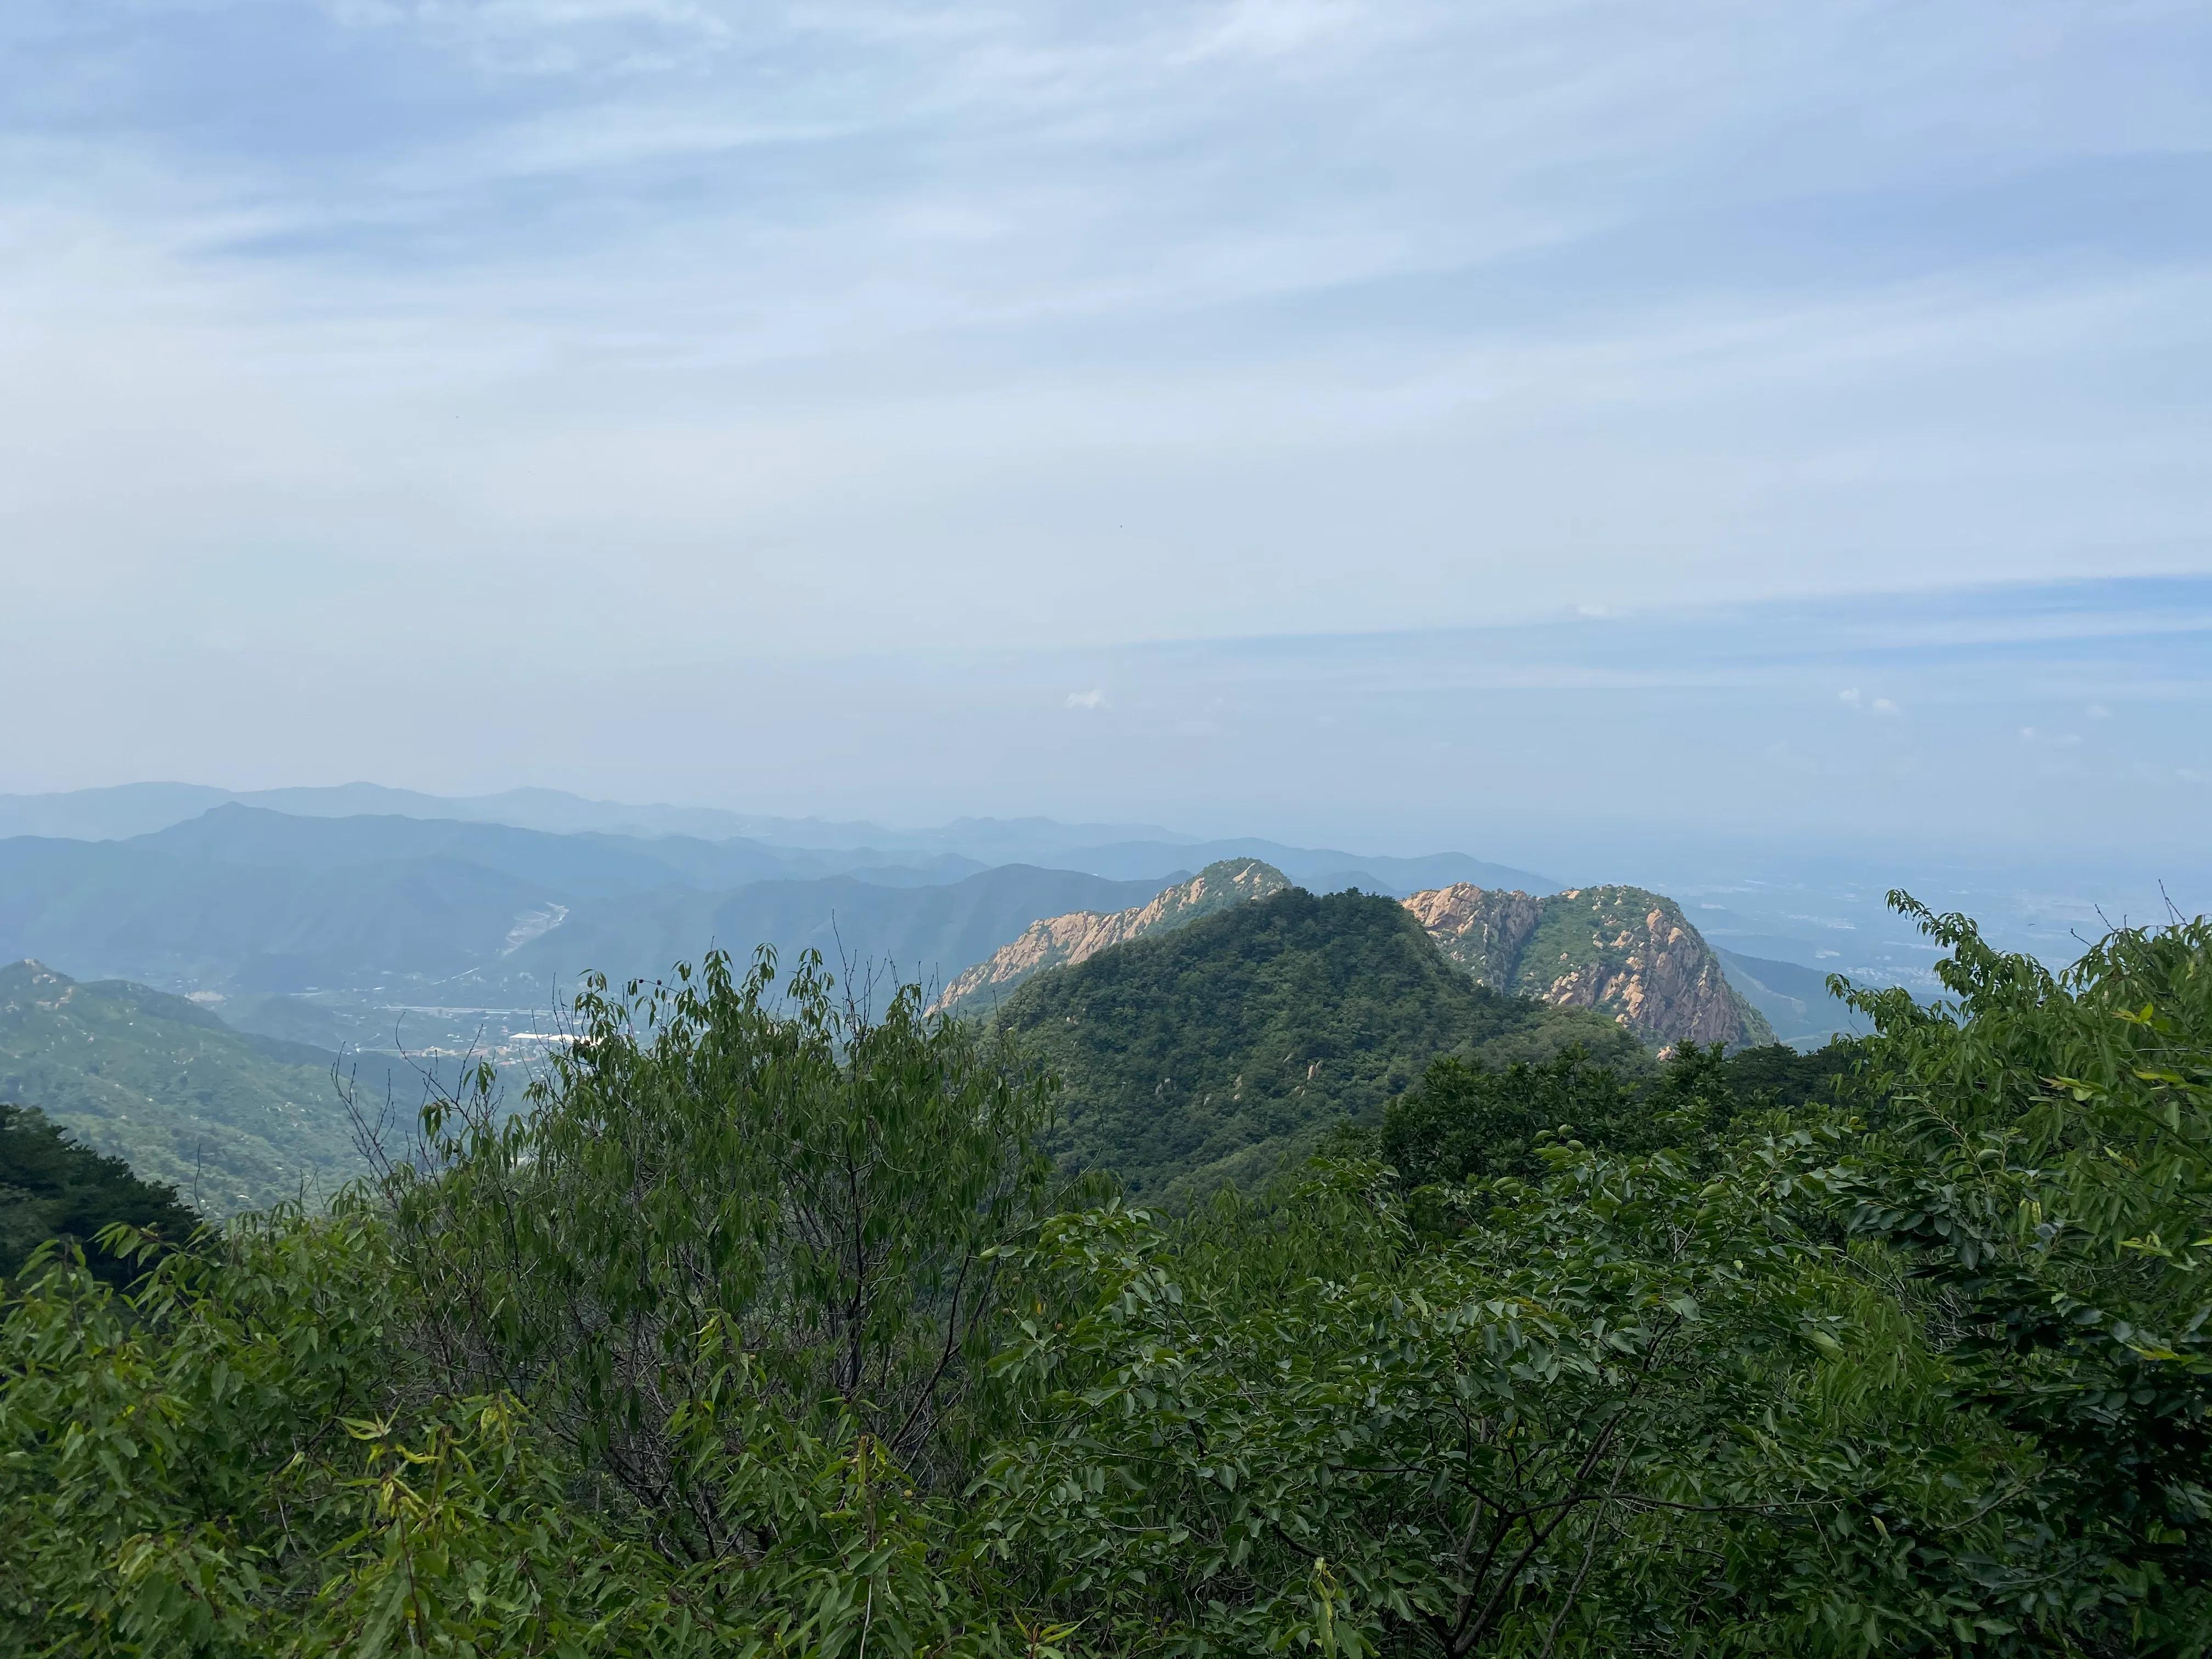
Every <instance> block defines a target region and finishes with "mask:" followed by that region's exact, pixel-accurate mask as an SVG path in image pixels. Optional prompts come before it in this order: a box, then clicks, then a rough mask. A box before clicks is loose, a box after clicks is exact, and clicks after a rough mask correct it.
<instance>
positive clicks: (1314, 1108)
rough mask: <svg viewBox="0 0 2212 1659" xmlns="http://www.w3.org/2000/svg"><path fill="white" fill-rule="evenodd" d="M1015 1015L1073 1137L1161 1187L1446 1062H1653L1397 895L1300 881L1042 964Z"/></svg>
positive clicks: (1179, 1183)
mask: <svg viewBox="0 0 2212 1659" xmlns="http://www.w3.org/2000/svg"><path fill="white" fill-rule="evenodd" d="M998 1024H999V1027H1000V1030H1005V1031H1006V1032H1009V1033H1011V1034H1012V1035H1015V1036H1019V1037H1022V1038H1024V1039H1025V1040H1027V1041H1028V1042H1031V1043H1033V1044H1034V1045H1035V1046H1036V1048H1037V1049H1038V1050H1040V1051H1041V1052H1042V1054H1044V1056H1045V1057H1046V1059H1047V1060H1048V1062H1049V1063H1050V1065H1051V1066H1053V1068H1054V1070H1055V1071H1056V1072H1057V1073H1058V1074H1059V1075H1060V1079H1061V1080H1062V1085H1063V1088H1062V1093H1061V1096H1060V1122H1059V1124H1058V1126H1057V1127H1056V1129H1055V1131H1054V1143H1053V1144H1054V1150H1055V1151H1056V1152H1059V1153H1060V1154H1061V1155H1062V1156H1063V1157H1066V1158H1070V1159H1072V1160H1073V1161H1074V1162H1076V1163H1079V1164H1085V1165H1093V1164H1095V1165H1100V1166H1103V1167H1106V1168H1109V1169H1111V1170H1115V1172H1116V1173H1117V1174H1119V1175H1120V1176H1121V1177H1122V1178H1123V1179H1124V1180H1125V1181H1126V1182H1127V1183H1128V1185H1129V1186H1130V1188H1131V1189H1132V1190H1133V1192H1135V1193H1137V1194H1139V1195H1146V1196H1156V1195H1158V1194H1163V1193H1166V1194H1172V1195H1181V1194H1189V1193H1192V1192H1194V1191H1202V1190H1204V1189H1205V1188H1208V1187H1212V1186H1215V1185H1218V1184H1219V1183H1221V1182H1225V1181H1235V1182H1250V1181H1253V1180H1255V1179H1256V1178H1258V1177H1260V1176H1264V1174H1265V1173H1266V1171H1267V1170H1268V1169H1269V1168H1271V1167H1273V1166H1274V1165H1275V1164H1279V1162H1280V1161H1281V1160H1282V1159H1284V1158H1285V1157H1287V1156H1290V1155H1291V1154H1293V1153H1294V1152H1296V1151H1297V1149H1298V1148H1300V1147H1302V1146H1307V1145H1309V1144H1310V1143H1311V1142H1313V1141H1314V1140H1315V1139H1316V1137H1318V1136H1319V1135H1320V1134H1322V1133H1324V1132H1326V1131H1327V1130H1328V1128H1330V1127H1333V1126H1334V1125H1336V1124H1339V1123H1343V1122H1347V1121H1368V1120H1371V1119H1373V1118H1374V1117H1376V1115H1379V1113H1380V1112H1381V1110H1382V1108H1383V1104H1384V1103H1386V1102H1387V1101H1389V1099H1390V1098H1392V1097H1394V1096H1395V1095H1396V1094H1398V1093H1399V1092H1400V1091H1402V1090H1404V1089H1405V1088H1406V1087H1407V1085H1410V1084H1411V1083H1412V1082H1413V1080H1414V1079H1416V1078H1418V1077H1419V1075H1420V1074H1421V1073H1422V1072H1423V1071H1424V1070H1425V1068H1426V1066H1428V1065H1429V1063H1430V1061H1431V1060H1434V1059H1436V1058H1437V1056H1439V1055H1443V1054H1459V1055H1462V1056H1464V1057H1465V1058H1467V1059H1468V1060H1473V1061H1477V1062H1480V1063H1483V1064H1486V1065H1497V1066H1504V1065H1506V1064H1509V1063H1510V1062H1511V1061H1513V1060H1542V1059H1546V1058H1548V1057H1549V1056H1551V1055H1553V1054H1557V1053H1559V1051H1560V1050H1562V1049H1565V1048H1572V1047H1579V1048H1583V1049H1584V1050H1586V1051H1587V1052H1589V1054H1591V1055H1592V1056H1593V1057H1595V1058H1597V1059H1600V1060H1604V1061H1606V1062H1607V1063H1610V1064H1613V1065H1614V1066H1619V1067H1621V1068H1624V1069H1625V1070H1626V1071H1631V1072H1633V1071H1635V1070H1637V1069H1638V1068H1648V1067H1649V1066H1650V1063H1651V1062H1650V1057H1649V1053H1648V1051H1647V1050H1645V1049H1644V1048H1642V1047H1641V1046H1640V1045H1639V1044H1638V1042H1636V1041H1635V1039H1634V1038H1633V1037H1632V1036H1631V1035H1630V1034H1629V1033H1628V1032H1626V1031H1625V1030H1622V1029H1621V1027H1620V1026H1619V1025H1618V1024H1615V1023H1613V1021H1611V1020H1608V1019H1607V1018H1604V1017H1603V1016H1602V1015H1601V1014H1599V1013H1595V1012H1589V1011H1586V1010H1583V1009H1579V1008H1570V1007H1551V1006H1545V1005H1544V1004H1541V1003H1539V1002H1534V1001H1530V1000H1526V999H1522V998H1518V997H1513V996H1509V995H1507V994H1504V993H1502V992H1499V991H1497V990H1495V989H1492V988H1491V987H1486V986H1483V985H1480V984H1477V983H1476V982H1475V981H1474V980H1473V979H1472V978H1471V977H1470V976H1469V975H1467V974H1465V973H1464V972H1462V971H1461V970H1460V969H1458V968H1457V967H1455V965H1454V964H1452V963H1449V962H1448V961H1446V960H1445V958H1444V957H1443V955H1442V954H1441V953H1440V952H1439V951H1438V950H1437V946H1436V944H1435V942H1434V941H1433V940H1432V939H1430V937H1429V936H1428V935H1427V934H1426V933H1425V932H1424V931H1423V930H1422V928H1421V927H1420V926H1419V924H1418V922H1417V921H1415V919H1414V918H1413V916H1412V915H1409V914H1408V913H1407V910H1405V909H1404V908H1401V906H1400V905H1399V904H1398V902H1396V901H1395V900H1392V899H1388V898H1382V897H1377V896H1374V895H1371V894H1366V893H1360V892H1343V893H1336V894H1332V895H1329V896H1327V897H1317V896H1315V895H1314V894H1312V893H1309V892H1307V891H1306V890H1304V889H1303V888H1297V887H1286V888H1285V890H1281V891H1279V892H1277V893H1275V894H1273V895H1272V896H1269V897H1267V898H1264V899H1260V900H1256V901H1253V902H1232V903H1230V904H1228V905H1227V906H1225V908H1220V909H1218V910H1217V911H1215V912H1214V913H1213V914H1212V915H1206V916H1203V917H1200V919H1199V920H1197V921H1192V922H1190V923H1188V925H1187V926H1184V927H1177V928H1174V929H1172V930H1170V931H1167V932H1164V933H1154V934H1152V935H1151V936H1149V937H1146V938H1139V939H1131V940H1129V941H1127V942H1126V943H1123V944H1122V945H1119V946H1118V947H1117V948H1115V949H1113V950H1109V951H1099V952H1098V953H1097V954H1095V955H1093V956H1091V957H1089V958H1088V959H1087V960H1085V961H1083V962H1079V963H1071V964H1068V965H1066V966H1064V967H1062V968H1060V969H1057V970H1056V971H1054V972H1052V973H1049V974H1042V975H1036V977H1034V978H1032V979H1030V981H1029V982H1028V983H1026V984H1024V985H1023V986H1021V987H1019V988H1018V989H1017V990H1016V991H1015V992H1014V994H1012V996H1011V997H1009V998H1008V999H1007V1000H1006V1003H1005V1004H1004V1005H1003V1006H1001V1007H1000V1011H999V1014H998Z"/></svg>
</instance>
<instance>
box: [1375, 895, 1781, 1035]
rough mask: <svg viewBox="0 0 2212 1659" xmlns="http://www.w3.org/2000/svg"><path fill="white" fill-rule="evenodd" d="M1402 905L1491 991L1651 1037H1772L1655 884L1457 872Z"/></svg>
mask: <svg viewBox="0 0 2212 1659" xmlns="http://www.w3.org/2000/svg"><path fill="white" fill-rule="evenodd" d="M1406 908H1407V909H1408V910H1409V911H1411V912H1412V913H1413V915H1415V916H1416V917H1418V918H1419V921H1420V923H1421V925H1422V927H1425V928H1426V929H1427V930H1428V933H1429V936H1430V937H1431V939H1435V940H1436V942H1437V945H1438V947H1439V948H1440V949H1442V951H1443V953H1444V955H1445V956H1446V957H1449V958H1450V959H1451V960H1452V961H1454V962H1455V963H1458V964H1459V965H1460V966H1461V967H1462V968H1464V969H1467V970H1468V972H1469V973H1471V974H1473V975H1474V976H1475V978H1476V979H1477V980H1479V981H1481V982H1482V983H1483V984H1485V985H1488V986H1492V987H1496V988H1497V989H1498V990H1501V991H1505V992H1509V993H1510V994H1513V995H1516V996H1528V997H1535V998H1538V999H1540V1000H1542V1001H1545V1002H1549V1003H1553V1004H1556V1005H1558V1006H1561V1007H1571V1008H1592V1009H1596V1010H1598V1011H1599V1012H1603V1013H1606V1014H1609V1015H1611V1016H1612V1017H1613V1018H1614V1019H1615V1020H1617V1021H1618V1022H1619V1023H1620V1025H1621V1026H1622V1027H1623V1028H1624V1029H1626V1030H1631V1031H1633V1032H1634V1033H1636V1035H1637V1036H1640V1037H1642V1038H1643V1039H1644V1041H1645V1042H1650V1043H1653V1044H1666V1043H1676V1042H1723V1043H1726V1044H1728V1045H1729V1047H1730V1048H1744V1047H1749V1046H1755V1045H1757V1044H1760V1043H1767V1042H1773V1041H1774V1040H1775V1037H1774V1031H1773V1029H1772V1028H1771V1026H1770V1025H1768V1024H1767V1023H1766V1018H1765V1016H1764V1015H1763V1014H1761V1013H1760V1012H1759V1010H1758V1009H1757V1008H1755V1007H1753V1006H1752V1005H1751V1003H1750V1002H1749V1001H1747V1000H1746V999H1745V998H1744V996H1743V995H1742V994H1741V993H1740V992H1739V991H1737V990H1736V988H1735V987H1734V986H1733V985H1731V984H1730V983H1729V979H1728V975H1727V974H1726V973H1725V972H1724V971H1723V969H1722V966H1721V961H1720V957H1718V956H1717V954H1716V953H1715V952H1714V951H1713V948H1712V946H1711V945H1708V944H1706V943H1705V939H1704V938H1703V937H1702V936H1701V935H1700V934H1699V932H1698V930H1697V929H1696V928H1695V927H1692V926H1691V925H1690V923H1689V921H1688V920H1687V919H1686V917H1684V915H1682V909H1681V907H1680V905H1678V904H1676V903H1675V902H1674V900H1672V899H1670V898H1668V897H1666V896H1663V895H1662V894H1658V893H1653V892H1648V891H1646V890H1644V889H1643V888H1641V887H1577V888H1570V889H1568V890H1566V891H1565V892H1562V893H1553V894H1551V895H1550V896H1547V897H1544V898H1537V897H1534V896H1531V895H1529V894H1528V893H1522V892H1514V891H1504V890H1498V889H1497V888H1486V887H1476V886H1473V885H1471V884H1468V883H1465V882H1461V883H1457V884H1454V885H1452V886H1449V887H1442V888H1437V889H1436V890H1432V891H1430V892H1425V893H1416V894H1414V895H1413V896H1412V897H1411V898H1409V899H1407V901H1406Z"/></svg>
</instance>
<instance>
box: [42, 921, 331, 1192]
mask: <svg viewBox="0 0 2212 1659" xmlns="http://www.w3.org/2000/svg"><path fill="white" fill-rule="evenodd" d="M335 1058H336V1057H335V1056H333V1055H331V1054H326V1053H324V1052H323V1051H321V1050H319V1049H316V1048H307V1047H305V1046H303V1045H301V1044H298V1043H289V1042H276V1041H274V1040H272V1039H270V1038H267V1037H257V1036H247V1035H246V1034H245V1033H243V1032H240V1031H234V1030H231V1029H230V1028H229V1027H228V1026H227V1025H225V1024H222V1021H220V1020H218V1019H216V1018H215V1017H214V1016H213V1015H211V1014H209V1013H207V1012H204V1011H203V1010H202V1009H200V1008H198V1007H197V1006H194V1005H193V1004H191V1003H190V1002H187V1001H185V1000H184V999H183V998H182V997H173V996H167V995H165V994H162V993H161V992H158V991H149V990H148V989H147V988H146V987H143V986H141V985H131V984H127V983H125V982H123V981H105V982H101V983H97V984H79V983H78V982H77V981H75V980H71V979H69V978H67V977H65V976H64V975H60V974H58V973H55V972H54V971H53V970H52V969H49V968H46V967H43V966H41V965H40V964H39V963H35V962H19V963H11V964H9V966H7V967H4V968H0V1101H6V1102H10V1103H16V1104H20V1105H24V1106H32V1107H36V1108H38V1109H40V1111H42V1112H44V1113H45V1115H46V1116H47V1117H48V1118H50V1119H51V1120H52V1121H54V1122H56V1123H58V1124H60V1125H61V1126H62V1127H64V1128H66V1129H68V1130H70V1132H71V1133H73V1134H74V1135H76V1137H77V1139H80V1140H82V1141H83V1142H84V1143H85V1144H86V1145H87V1146H90V1147H92V1148H94V1150H95V1151H97V1152H105V1153H108V1154H111V1155H113V1156H116V1157H119V1158H124V1159H125V1160H127V1161H128V1162H129V1164H130V1165H131V1168H132V1169H133V1170H136V1171H137V1174H138V1175H139V1176H141V1177H143V1178H144V1179H146V1180H149V1181H155V1182H167V1183H169V1184H170V1185H172V1186H173V1187H175V1188H177V1190H178V1191H179V1193H180V1194H183V1195H184V1196H185V1198H186V1199H188V1200H192V1201H194V1202H195V1203H196V1204H197V1206H198V1207H200V1208H201V1209H203V1210H204V1211H205V1212H208V1213H209V1214H210V1215H225V1214H228V1213H230V1212H234V1211H237V1210H241V1209H251V1208H258V1207H260V1206H265V1205H268V1204H270V1203H272V1202H275V1201H276V1200H279V1199H284V1198H290V1197H293V1196H295V1194H298V1193H300V1192H301V1190H302V1188H308V1189H313V1190H326V1189H328V1188H331V1187H334V1186H335V1185H337V1184H338V1183H339V1182H343V1181H345V1180H347V1179H349V1178H350V1177H351V1176H354V1175H356V1174H357V1173H359V1172H360V1167H361V1166H360V1163H359V1159H358V1157H357V1154H356V1152H355V1149H354V1146H353V1138H352V1128H351V1125H350V1123H349V1120H348V1118H347V1115H346V1113H345V1110H344V1108H343V1105H342V1104H341V1103H340V1102H339V1100H338V1098H337V1090H336V1087H335V1085H334V1084H333V1082H332V1079H331V1066H332V1064H333V1063H334V1061H335Z"/></svg>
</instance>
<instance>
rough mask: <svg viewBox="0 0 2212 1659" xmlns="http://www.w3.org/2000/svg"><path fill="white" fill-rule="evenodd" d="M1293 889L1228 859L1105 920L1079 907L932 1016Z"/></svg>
mask: <svg viewBox="0 0 2212 1659" xmlns="http://www.w3.org/2000/svg"><path fill="white" fill-rule="evenodd" d="M1290 884H1291V882H1290V878H1288V877H1287V876H1285V875H1284V873H1283V872H1281V871H1279V870H1278V869H1276V868H1275V867H1274V866H1272V865H1268V864H1262V863H1261V861H1260V860H1257V859H1224V860H1220V861H1218V863H1214V864H1209V865H1207V866H1206V868H1205V869H1203V870H1201V871H1200V872H1198V873H1197V874H1196V875H1194V876H1193V877H1192V878H1190V879H1189V880H1188V881H1186V882H1182V883H1179V884H1176V886H1173V887H1170V888H1168V889H1166V890H1164V891H1163V892H1160V893H1158V894H1156V895H1155V896H1153V897H1152V898H1151V899H1150V900H1148V901H1147V902H1145V903H1143V904H1140V905H1134V906H1132V907H1131V908H1128V909H1126V910H1117V911H1114V912H1112V913H1111V914H1106V915H1102V914H1101V913H1099V912H1098V911H1096V910H1076V911H1072V912H1070V913H1069V914H1067V915H1059V916H1048V917H1046V918H1045V919H1044V920H1043V921H1036V922H1032V923H1030V926H1029V927H1028V928H1027V929H1026V930H1024V933H1022V935H1021V937H1020V938H1018V939H1015V940H1014V941H1013V942H1012V943H1011V944H1008V945H1000V947H999V948H998V949H997V950H996V951H993V952H992V953H991V955H990V956H989V957H987V959H986V960H984V961H982V962H980V963H976V964H975V966H974V967H972V968H970V969H967V970H966V971H965V972H964V973H962V974H960V975H958V976H957V977H956V978H955V979H954V980H953V981H952V982H951V984H950V985H948V986H946V987H945V991H944V994H942V995H941V996H939V998H938V999H937V1001H936V1002H935V1003H934V1004H933V1006H932V1008H931V1012H933V1013H959V1012H969V1011H971V1010H972V1009H973V1008H974V1007H975V1006H976V1005H977V1004H979V1003H981V1002H984V1001H986V1000H997V999H999V998H1001V997H1004V996H1006V995H1007V994H1009V993H1011V992H1012V990H1013V988H1014V987H1016V986H1017V985H1019V984H1020V983H1022V981H1024V980H1026V979H1028V978H1029V977H1030V975H1033V974H1036V973H1040V972H1042V971H1043V970H1044V969H1047V968H1059V967H1064V966H1066V965H1068V964H1070V963H1078V962H1083V961H1086V960H1088V959H1089V958H1090V957H1095V956H1097V954H1098V953H1099V952H1100V951H1105V950H1109V949H1111V948H1112V947H1113V946H1115V945H1126V944H1127V943H1128V942H1129V941H1130V940H1131V939H1143V938H1146V937H1147V936H1149V935H1151V934H1153V933H1166V932H1168V931H1170V929H1173V928H1176V927H1185V926H1187V925H1188V924H1189V923H1191V922H1194V921H1197V920H1198V919H1199V918H1200V917H1201V916H1206V915H1212V914H1213V913H1214V912H1215V911H1217V910H1221V909H1225V908H1228V907H1229V906H1230V905H1232V904H1243V903H1245V902H1248V901H1249V900H1252V899H1261V898H1267V897H1268V896H1271V895H1273V894H1276V893H1279V892H1281V891H1282V890H1284V889H1285V888H1286V887H1288V886H1289V885H1290Z"/></svg>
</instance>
